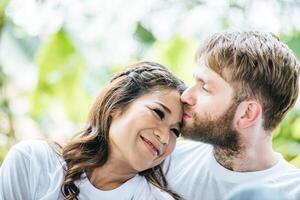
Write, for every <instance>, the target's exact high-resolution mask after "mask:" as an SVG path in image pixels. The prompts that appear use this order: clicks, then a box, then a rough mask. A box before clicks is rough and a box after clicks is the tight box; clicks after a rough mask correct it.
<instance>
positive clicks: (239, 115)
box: [0, 31, 300, 200]
mask: <svg viewBox="0 0 300 200" xmlns="http://www.w3.org/2000/svg"><path fill="white" fill-rule="evenodd" d="M196 57H197V64H198V65H197V68H196V70H195V73H194V79H195V81H194V84H193V85H191V86H190V87H188V88H187V89H186V90H184V89H185V86H184V84H183V83H182V82H181V81H180V80H178V79H177V78H176V77H175V76H173V75H172V74H171V73H170V72H169V71H168V70H167V69H166V68H164V67H163V66H161V65H159V64H156V63H151V62H139V63H136V64H133V65H131V66H128V67H127V68H125V69H124V70H123V71H122V72H120V73H118V74H116V75H115V76H114V77H113V78H112V80H111V81H110V83H109V84H108V85H107V86H106V87H105V88H104V89H103V90H102V91H101V93H100V95H99V96H98V98H97V99H96V101H95V103H94V104H93V106H92V109H91V111H90V115H89V119H88V123H87V127H86V128H85V130H83V131H82V132H81V133H80V134H79V135H78V136H77V137H75V138H74V139H72V140H71V141H70V142H69V143H67V144H66V145H64V146H60V145H59V144H56V143H52V142H45V141H25V142H21V143H19V144H17V145H15V146H14V147H13V148H12V149H11V150H10V152H9V153H8V155H7V156H6V159H5V160H4V162H3V165H2V166H1V169H0V194H1V196H0V197H1V199H5V200H12V199H13V200H19V199H26V200H27V199H28V200H29V199H30V200H31V199H43V200H52V199H109V200H114V199H145V200H148V199H149V200H152V199H159V200H160V199H161V200H164V199H186V200H196V199H197V200H198V199H199V200H202V199H203V200H222V199H224V197H225V196H227V195H228V194H229V193H230V192H231V191H233V190H235V189H236V188H237V186H239V185H246V184H249V183H252V184H262V185H265V186H268V187H270V188H272V189H276V191H280V192H281V193H282V194H283V195H285V196H286V198H288V199H292V200H296V199H300V170H299V169H297V168H296V167H294V166H292V165H290V164H289V163H287V162H286V161H285V160H284V159H283V157H282V156H281V155H280V154H279V153H276V152H274V151H273V150H272V131H273V130H274V129H275V128H276V126H277V125H278V124H279V123H280V121H281V120H282V119H283V117H284V116H285V115H286V113H287V112H288V111H289V110H290V109H291V108H292V107H293V105H294V104H295V101H296V99H297V96H298V74H299V63H298V62H297V60H296V58H295V56H294V55H293V53H292V52H291V51H290V50H289V49H288V47H287V46H286V45H285V44H283V43H282V42H280V41H279V39H278V38H277V37H276V36H274V35H272V34H269V33H262V32H254V31H248V32H224V33H216V34H214V35H212V36H211V37H209V38H208V39H207V40H206V41H205V42H204V44H203V45H202V46H201V47H200V49H199V51H198V52H197V54H196ZM181 132H182V134H183V137H184V138H185V139H184V140H179V141H178V142H177V145H176V148H175V144H176V138H177V137H178V136H179V135H180V133H181ZM200 141H201V142H200ZM202 142H203V143H202ZM206 143H208V144H206ZM173 150H174V152H173ZM172 152H173V153H172ZM171 153H172V154H171ZM239 199H245V198H243V197H242V198H239Z"/></svg>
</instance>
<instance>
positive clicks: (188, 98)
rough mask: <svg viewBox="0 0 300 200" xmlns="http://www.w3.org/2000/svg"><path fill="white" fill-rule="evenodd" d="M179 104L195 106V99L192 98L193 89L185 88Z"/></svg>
mask: <svg viewBox="0 0 300 200" xmlns="http://www.w3.org/2000/svg"><path fill="white" fill-rule="evenodd" d="M180 99H181V102H182V103H185V104H188V105H190V106H193V105H195V104H196V99H195V98H194V96H193V88H191V87H189V88H187V89H186V90H185V91H184V92H183V93H182V95H181V97H180Z"/></svg>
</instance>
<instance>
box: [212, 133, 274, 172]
mask: <svg viewBox="0 0 300 200" xmlns="http://www.w3.org/2000/svg"><path fill="white" fill-rule="evenodd" d="M264 139H266V138H264ZM214 156H215V159H216V160H217V162H218V163H219V164H221V165H222V166H223V167H225V168H227V169H229V170H232V171H236V172H253V171H261V170H265V169H269V168H271V167H272V166H274V165H275V164H276V163H277V161H278V158H277V157H276V154H275V152H274V151H273V149H272V139H271V138H269V139H266V140H263V141H260V142H257V143H255V142H252V143H250V144H247V145H244V146H241V148H240V149H239V151H232V150H228V149H224V148H219V147H214Z"/></svg>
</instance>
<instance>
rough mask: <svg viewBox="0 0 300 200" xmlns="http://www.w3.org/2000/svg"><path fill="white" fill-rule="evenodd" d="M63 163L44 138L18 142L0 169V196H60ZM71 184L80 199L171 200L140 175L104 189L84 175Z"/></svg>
mask: <svg viewBox="0 0 300 200" xmlns="http://www.w3.org/2000/svg"><path fill="white" fill-rule="evenodd" d="M64 165H65V163H64V161H63V160H62V159H61V157H60V156H58V155H57V154H56V153H55V152H54V150H53V149H52V148H51V147H50V146H49V145H48V143H47V142H46V141H42V140H29V141H24V142H20V143H19V144H17V145H15V146H14V147H12V149H11V150H10V151H9V153H8V154H7V156H6V158H5V160H4V162H3V164H2V166H1V168H0V199H1V200H2V199H3V200H11V199H14V200H21V199H22V200H23V199H26V200H27V199H28V200H36V199H39V200H54V199H63V196H62V193H61V185H62V183H63V178H64V168H63V166H64ZM75 184H76V185H77V186H78V188H79V189H80V193H79V199H84V200H94V199H95V200H96V199H102V200H106V199H107V200H112V199H120V200H121V199H124V200H125V199H130V200H131V199H134V200H137V199H149V200H152V199H153V200H154V199H166V200H170V199H173V198H172V197H171V196H170V195H169V194H167V193H165V192H162V191H160V190H159V189H158V188H156V187H155V186H153V185H151V184H149V183H148V182H147V180H146V179H145V178H144V177H142V176H140V175H136V176H135V177H133V178H131V179H130V180H128V181H127V182H125V183H124V184H122V185H121V186H119V187H118V188H116V189H113V190H108V191H103V190H100V189H98V188H95V187H94V186H93V185H92V184H91V183H90V181H89V180H88V178H84V179H83V180H78V181H76V182H75Z"/></svg>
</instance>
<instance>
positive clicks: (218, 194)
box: [165, 31, 300, 200]
mask: <svg viewBox="0 0 300 200" xmlns="http://www.w3.org/2000/svg"><path fill="white" fill-rule="evenodd" d="M196 57H197V63H198V66H197V68H196V71H195V73H194V79H195V82H194V84H193V85H192V86H190V87H189V88H188V89H187V90H186V91H185V92H184V93H183V94H182V97H181V100H182V102H183V103H184V116H183V128H182V134H183V136H184V137H185V138H186V139H192V140H194V141H191V140H183V141H179V142H178V143H177V147H176V149H175V151H174V153H173V155H172V156H171V157H170V159H168V160H167V161H166V165H165V166H169V168H168V170H167V174H166V175H167V179H168V181H169V184H170V187H171V189H172V190H174V191H176V192H178V194H179V195H181V196H182V197H183V198H184V199H187V200H196V199H197V200H221V199H224V197H225V196H226V195H227V194H228V193H229V192H230V191H232V189H234V188H235V187H236V186H239V185H243V184H256V183H257V184H263V185H267V186H270V187H271V188H275V189H276V190H277V191H279V192H282V193H284V194H285V195H287V196H288V198H289V199H295V200H296V199H298V200H299V199H300V170H299V169H297V168H296V167H294V166H292V165H290V164H289V163H288V162H286V161H285V160H284V158H283V157H282V156H281V155H280V154H279V153H277V152H274V151H273V149H272V131H273V130H274V129H275V128H276V127H277V125H278V124H279V123H280V121H281V120H282V119H283V118H284V116H285V115H286V113H287V112H288V111H289V110H290V109H291V108H292V107H293V105H294V104H295V101H296V99H297V96H298V75H299V63H298V62H297V60H296V58H295V56H294V55H293V53H292V52H291V51H290V50H289V48H288V47H287V46H286V45H285V44H283V43H282V42H280V41H279V39H278V38H277V37H276V36H274V35H272V34H269V33H262V32H253V31H249V32H224V33H217V34H215V35H213V36H211V37H210V38H208V40H206V42H205V43H204V44H203V45H202V46H201V47H200V49H199V51H198V52H197V55H196ZM196 141H197V142H196ZM199 141H201V142H199ZM205 143H207V144H205Z"/></svg>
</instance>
